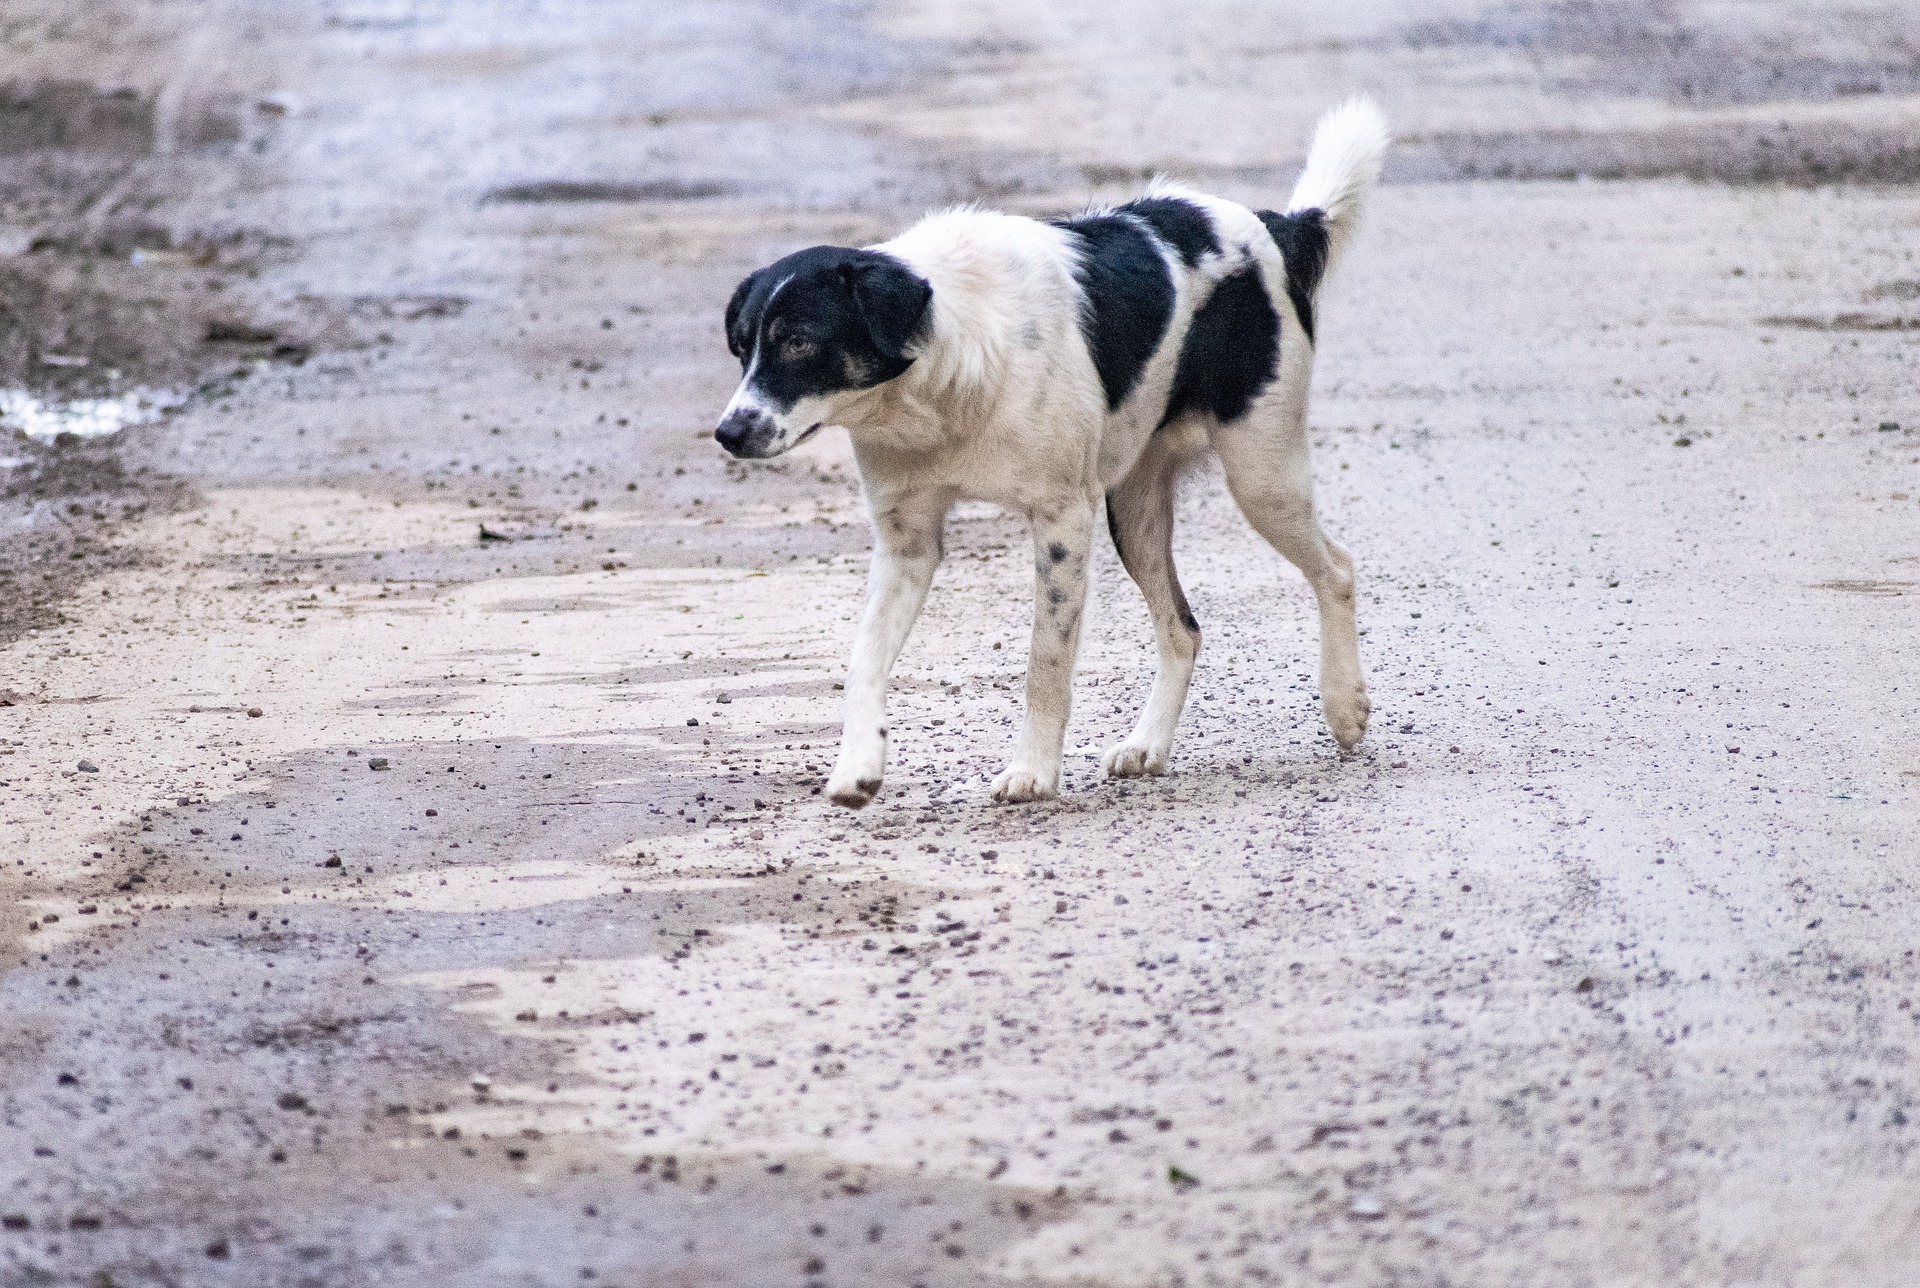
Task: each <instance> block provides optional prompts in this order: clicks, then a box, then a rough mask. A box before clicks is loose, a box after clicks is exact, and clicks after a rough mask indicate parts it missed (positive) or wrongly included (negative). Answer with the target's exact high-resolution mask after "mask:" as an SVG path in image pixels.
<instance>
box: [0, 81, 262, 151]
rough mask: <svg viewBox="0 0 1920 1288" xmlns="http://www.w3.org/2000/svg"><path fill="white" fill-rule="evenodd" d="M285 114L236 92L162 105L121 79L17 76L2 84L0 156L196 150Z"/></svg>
mask: <svg viewBox="0 0 1920 1288" xmlns="http://www.w3.org/2000/svg"><path fill="white" fill-rule="evenodd" d="M280 114H281V109H280V108H279V107H278V106H277V105H275V104H271V103H267V104H252V105H249V104H247V103H246V102H244V101H243V100H241V99H240V98H238V97H236V96H231V95H228V96H219V97H213V98H198V99H191V100H188V101H186V102H183V103H180V104H177V105H174V106H172V107H171V109H170V110H162V108H161V106H160V104H159V101H158V98H157V96H156V95H154V94H151V93H143V92H141V91H139V90H136V89H131V88H127V87H124V86H107V85H91V84H88V83H87V82H85V81H77V80H57V79H56V80H39V81H12V82H9V83H6V84H0V155H9V154H15V153H22V152H42V151H64V152H86V153H97V154H106V155H111V156H122V157H143V156H152V155H154V154H156V153H161V152H168V153H177V152H189V151H198V150H200V149H204V148H211V147H218V146H220V145H222V144H230V143H237V142H240V141H241V140H243V139H245V138H246V137H247V136H248V134H249V132H250V131H251V130H258V129H259V128H260V126H261V124H262V122H263V121H265V120H271V119H272V118H274V117H277V116H279V115H280ZM250 115H251V116H252V117H253V118H255V119H252V120H250V119H249V117H250Z"/></svg>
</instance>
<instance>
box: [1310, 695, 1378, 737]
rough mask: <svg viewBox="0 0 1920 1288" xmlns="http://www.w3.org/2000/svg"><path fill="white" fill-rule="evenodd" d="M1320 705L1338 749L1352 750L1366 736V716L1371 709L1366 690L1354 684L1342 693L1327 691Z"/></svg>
mask: <svg viewBox="0 0 1920 1288" xmlns="http://www.w3.org/2000/svg"><path fill="white" fill-rule="evenodd" d="M1321 707H1322V709H1323V710H1324V711H1325V712H1326V716H1327V728H1329V729H1331V730H1332V731H1333V740H1334V741H1335V742H1337V743H1339V744H1340V750H1342V751H1352V750H1353V749H1354V747H1356V746H1358V745H1359V742H1360V739H1362V738H1364V737H1365V736H1366V733H1367V717H1368V715H1370V714H1371V713H1372V711H1373V703H1372V702H1371V701H1369V700H1368V698H1367V691H1366V690H1365V689H1363V688H1361V687H1360V686H1359V685H1357V684H1356V685H1355V686H1354V687H1353V688H1352V689H1351V690H1349V691H1348V692H1347V693H1345V694H1344V695H1336V694H1333V693H1329V694H1327V695H1326V696H1325V698H1324V699H1323V700H1322V703H1321Z"/></svg>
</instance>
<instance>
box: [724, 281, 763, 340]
mask: <svg viewBox="0 0 1920 1288" xmlns="http://www.w3.org/2000/svg"><path fill="white" fill-rule="evenodd" d="M759 280H760V272H759V271H756V272H752V273H748V274H747V276H746V279H745V280H744V281H742V282H741V283H740V285H738V286H736V287H734V288H733V298H732V299H730V300H728V301H727V350H728V352H730V353H732V354H733V356H734V357H736V358H745V357H746V356H747V350H748V349H750V348H751V347H752V344H753V328H752V327H751V326H742V325H741V323H742V322H744V321H745V319H743V318H742V317H741V316H740V315H741V313H742V312H743V311H744V310H745V309H746V307H747V296H749V295H751V294H753V284H754V283H755V282H757V281H759Z"/></svg>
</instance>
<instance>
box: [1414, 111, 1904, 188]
mask: <svg viewBox="0 0 1920 1288" xmlns="http://www.w3.org/2000/svg"><path fill="white" fill-rule="evenodd" d="M1667 177H1678V178H1686V179H1698V180H1702V181H1706V182H1712V183H1728V184H1788V185H1798V186H1812V185H1819V184H1830V183H1888V184H1903V183H1916V182H1920V140H1916V139H1915V138H1914V136H1913V135H1912V133H1911V132H1909V131H1907V130H1904V129H1901V128H1898V127H1894V126H1885V127H1879V126H1865V125H1855V124H1852V123H1848V122H1837V121H1829V122H1803V123H1800V124H1791V123H1788V122H1784V121H1783V122H1778V123H1774V124H1763V125H1755V124H1752V123H1749V122H1701V123H1700V124H1698V125H1686V126H1673V127H1669V128H1666V129H1657V130H1621V131H1612V132H1585V131H1576V130H1556V131H1538V132H1527V131H1502V132H1493V133H1486V134H1437V135H1424V136H1418V135H1416V136H1411V137H1408V138H1403V139H1400V140H1398V141H1397V142H1396V145H1395V148H1394V151H1393V153H1392V155H1391V158H1390V160H1389V162H1388V166H1387V178H1388V179H1389V180H1392V181H1397V182H1415V183H1420V182H1450V181H1457V180H1467V179H1656V178H1667Z"/></svg>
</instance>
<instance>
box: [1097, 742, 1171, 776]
mask: <svg viewBox="0 0 1920 1288" xmlns="http://www.w3.org/2000/svg"><path fill="white" fill-rule="evenodd" d="M1100 768H1102V769H1104V770H1106V771H1107V777H1108V778H1147V777H1150V776H1157V775H1160V774H1164V773H1166V772H1167V758H1166V757H1165V756H1156V755H1154V754H1153V748H1151V747H1142V746H1141V745H1140V744H1139V743H1135V742H1119V743H1115V744H1114V745H1113V746H1111V747H1109V748H1107V751H1106V754H1105V755H1103V756H1101V757H1100Z"/></svg>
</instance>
